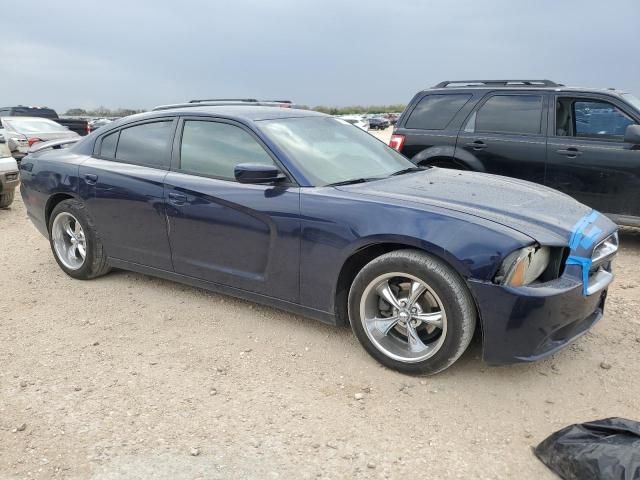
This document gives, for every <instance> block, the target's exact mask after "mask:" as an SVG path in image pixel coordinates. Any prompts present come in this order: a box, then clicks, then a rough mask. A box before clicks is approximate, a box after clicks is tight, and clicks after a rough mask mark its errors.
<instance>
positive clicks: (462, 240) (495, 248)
mask: <svg viewBox="0 0 640 480" xmlns="http://www.w3.org/2000/svg"><path fill="white" fill-rule="evenodd" d="M321 190H322V191H320V190H305V191H304V192H303V194H302V196H301V211H302V222H301V229H302V232H301V236H302V238H301V259H300V261H301V263H300V299H301V302H302V303H303V304H305V305H309V306H311V307H312V308H316V309H318V310H322V311H325V312H333V311H334V305H335V303H334V302H335V292H336V288H337V282H338V278H339V275H340V272H341V270H342V268H343V266H344V265H345V262H347V260H348V259H349V258H350V257H351V256H352V255H354V254H355V253H356V252H358V251H359V250H362V249H363V248H366V247H368V246H371V245H378V244H394V245H399V246H401V247H408V248H418V249H420V250H424V251H426V252H428V253H430V254H432V255H435V256H437V257H439V258H441V259H442V260H443V261H445V262H446V263H447V264H449V265H450V266H451V267H452V268H453V269H454V270H456V271H457V272H458V273H459V274H460V276H461V277H463V278H465V279H467V278H474V279H477V280H480V281H488V280H491V279H492V278H493V276H494V275H495V272H496V270H497V268H498V266H499V265H500V262H501V261H502V259H503V258H504V257H505V256H506V255H508V254H509V253H511V252H512V251H514V250H516V249H517V248H521V247H523V246H525V245H529V244H531V243H532V242H533V240H532V239H531V238H530V237H528V236H526V235H524V234H521V233H519V232H517V231H515V230H513V229H511V228H508V227H506V226H503V225H500V224H497V223H495V222H491V221H489V220H484V219H482V218H479V217H476V216H472V215H468V214H465V213H461V212H456V211H452V210H447V209H443V208H438V207H429V208H428V209H423V208H417V207H412V206H408V205H407V204H406V203H404V202H401V201H397V202H396V201H394V200H388V199H385V201H384V202H381V201H380V200H379V199H377V198H373V197H372V198H367V197H364V196H362V195H357V194H349V193H347V192H340V191H338V190H333V191H331V190H328V189H321Z"/></svg>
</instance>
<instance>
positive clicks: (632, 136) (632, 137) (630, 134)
mask: <svg viewBox="0 0 640 480" xmlns="http://www.w3.org/2000/svg"><path fill="white" fill-rule="evenodd" d="M624 141H625V142H626V143H631V144H633V145H640V125H629V126H628V127H627V129H626V130H625V132H624Z"/></svg>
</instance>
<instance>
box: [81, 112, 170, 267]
mask: <svg viewBox="0 0 640 480" xmlns="http://www.w3.org/2000/svg"><path fill="white" fill-rule="evenodd" d="M175 126H176V120H175V119H174V118H163V119H158V120H151V121H145V122H142V123H138V124H134V125H131V126H127V127H125V128H122V129H119V130H117V131H115V132H111V133H108V134H105V135H103V136H102V137H101V138H100V139H98V140H97V141H96V150H95V151H94V156H93V157H91V158H89V160H87V161H85V162H84V163H83V164H82V165H80V171H79V173H80V175H79V176H80V192H81V195H82V196H83V198H84V200H85V203H86V206H87V210H88V211H89V214H90V215H91V217H92V218H93V220H94V221H95V223H96V229H97V231H98V234H99V235H100V236H101V239H102V241H103V243H104V246H105V250H106V252H107V255H108V256H109V257H113V258H116V259H120V260H125V261H127V262H133V263H137V264H140V265H145V266H149V267H154V268H158V269H162V270H169V271H171V270H172V265H171V252H170V250H169V239H168V237H167V221H166V217H165V205H164V178H165V176H166V175H167V172H168V170H169V164H170V159H171V147H172V143H173V135H174V131H175Z"/></svg>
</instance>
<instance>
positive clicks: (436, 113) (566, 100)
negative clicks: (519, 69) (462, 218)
mask: <svg viewBox="0 0 640 480" xmlns="http://www.w3.org/2000/svg"><path fill="white" fill-rule="evenodd" d="M391 146H392V147H394V148H395V149H396V150H398V151H400V152H401V153H403V154H404V155H405V156H407V157H408V158H410V159H411V161H412V162H414V163H415V164H417V165H421V166H427V165H433V166H440V167H447V168H456V169H460V170H475V171H478V172H487V173H494V174H498V175H506V176H509V177H514V178H519V179H523V180H529V181H532V182H536V183H540V184H543V185H546V186H549V187H551V188H554V189H557V190H560V191H561V192H564V193H567V194H568V195H571V196H572V197H574V198H576V199H577V200H579V201H580V202H583V203H585V204H586V205H589V206H591V207H593V208H595V209H597V210H599V211H601V212H603V213H605V214H606V215H607V216H609V217H610V218H612V219H613V220H614V221H616V222H617V223H619V224H621V225H630V226H640V99H638V98H637V97H635V96H633V95H631V94H629V93H626V92H622V91H619V90H614V89H602V90H598V89H587V88H574V87H567V86H564V85H561V84H558V83H555V82H552V81H549V80H465V81H455V82H450V81H447V82H442V83H440V84H438V85H436V86H435V87H433V88H429V89H427V90H423V91H421V92H418V93H417V94H416V95H415V96H414V97H413V99H412V100H411V102H410V103H409V105H408V106H407V108H406V110H405V111H404V113H403V114H402V116H401V118H400V119H399V121H398V123H397V125H396V127H395V130H394V135H393V136H392V139H391Z"/></svg>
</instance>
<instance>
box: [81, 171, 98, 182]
mask: <svg viewBox="0 0 640 480" xmlns="http://www.w3.org/2000/svg"><path fill="white" fill-rule="evenodd" d="M82 177H83V178H84V181H85V182H86V183H88V184H89V185H95V184H96V183H97V182H98V175H94V174H93V173H85V174H84V175H83V176H82Z"/></svg>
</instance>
